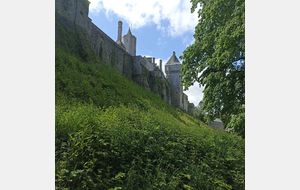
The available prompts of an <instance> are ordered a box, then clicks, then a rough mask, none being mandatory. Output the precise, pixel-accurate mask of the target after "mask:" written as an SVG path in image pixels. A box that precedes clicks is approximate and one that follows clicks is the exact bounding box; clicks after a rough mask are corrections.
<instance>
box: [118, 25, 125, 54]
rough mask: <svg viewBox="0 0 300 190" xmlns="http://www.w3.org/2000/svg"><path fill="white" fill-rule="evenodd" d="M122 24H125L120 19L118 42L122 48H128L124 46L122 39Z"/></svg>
mask: <svg viewBox="0 0 300 190" xmlns="http://www.w3.org/2000/svg"><path fill="white" fill-rule="evenodd" d="M122 25H123V23H122V21H119V22H118V39H117V41H116V43H117V44H118V45H119V46H121V47H122V48H124V49H126V48H125V46H124V44H123V43H122V41H121V37H122Z"/></svg>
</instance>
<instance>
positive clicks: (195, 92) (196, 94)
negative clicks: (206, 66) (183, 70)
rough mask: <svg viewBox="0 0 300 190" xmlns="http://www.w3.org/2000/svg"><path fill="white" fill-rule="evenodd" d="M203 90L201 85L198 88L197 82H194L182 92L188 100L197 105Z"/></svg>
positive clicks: (201, 97)
mask: <svg viewBox="0 0 300 190" xmlns="http://www.w3.org/2000/svg"><path fill="white" fill-rule="evenodd" d="M203 90H204V88H203V87H202V86H201V88H199V83H198V82H195V83H194V85H193V86H190V87H189V89H188V90H187V91H184V93H185V94H186V95H187V96H188V100H189V102H190V103H194V105H195V106H197V105H198V104H199V102H200V101H201V100H202V99H203Z"/></svg>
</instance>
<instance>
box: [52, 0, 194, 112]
mask: <svg viewBox="0 0 300 190" xmlns="http://www.w3.org/2000/svg"><path fill="white" fill-rule="evenodd" d="M88 12H89V2H88V1H87V0H55V15H56V17H63V18H64V19H67V20H69V21H71V22H72V23H74V24H75V25H76V26H79V27H81V28H82V29H84V30H85V31H86V33H87V35H88V36H87V37H88V39H89V41H90V43H91V46H92V48H93V49H94V50H95V53H96V55H97V56H98V57H99V58H101V60H102V61H103V62H104V63H107V64H109V65H111V66H112V67H114V68H115V69H116V71H117V72H118V73H119V74H120V75H122V76H125V77H126V78H128V79H129V80H132V81H133V82H135V83H137V84H138V85H139V86H142V87H144V88H145V89H147V90H149V91H151V92H153V93H154V94H156V95H157V96H159V97H160V98H161V99H163V100H164V101H165V102H167V103H169V104H171V103H172V102H174V101H176V102H178V103H179V105H178V106H175V107H177V108H184V106H183V105H188V102H185V103H184V104H183V102H182V101H181V100H182V96H183V94H182V93H180V90H181V92H182V88H183V87H180V86H179V84H180V83H178V85H176V86H173V87H174V88H173V89H176V90H175V91H174V92H171V91H170V85H171V84H169V82H168V80H167V79H166V78H165V76H164V73H163V72H162V71H161V69H158V68H157V67H156V66H155V63H154V58H145V57H141V56H132V55H131V54H129V53H128V52H127V51H126V50H125V49H124V48H122V47H121V46H120V45H118V44H117V43H116V42H115V41H114V40H112V39H111V38H110V37H109V36H108V35H106V34H105V33H104V32H103V31H102V30H101V29H99V28H98V27H97V26H96V25H95V24H93V23H92V21H91V19H90V18H89V17H88ZM170 72H178V70H177V71H175V70H174V71H170ZM179 74H180V73H178V76H179ZM176 76H177V75H176ZM172 80H179V78H178V79H175V78H174V79H172ZM173 85H174V84H173ZM171 105H173V104H171ZM185 108H186V107H185ZM185 110H186V111H187V112H188V113H189V110H188V109H185ZM190 114H191V113H190ZM191 115H193V114H191Z"/></svg>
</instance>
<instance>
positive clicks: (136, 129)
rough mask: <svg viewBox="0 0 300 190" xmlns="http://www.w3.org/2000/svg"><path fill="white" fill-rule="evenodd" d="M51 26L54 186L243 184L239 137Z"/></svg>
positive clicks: (229, 186) (237, 186)
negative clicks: (176, 104)
mask: <svg viewBox="0 0 300 190" xmlns="http://www.w3.org/2000/svg"><path fill="white" fill-rule="evenodd" d="M57 26H58V27H61V28H60V29H61V30H58V29H56V30H57V31H60V32H58V33H57V35H58V38H57V41H56V50H55V187H56V189H80V190H81V189H82V190H84V189H89V190H90V189H110V190H114V189H128V190H129V189H236V190H241V189H245V187H244V185H245V159H244V158H245V152H244V151H245V141H244V140H243V139H242V138H240V137H239V136H236V135H229V134H227V133H225V132H221V131H213V130H212V129H211V128H209V127H207V126H206V125H205V124H204V123H202V122H201V121H199V120H198V119H196V118H194V117H191V116H189V115H187V114H185V113H184V112H182V111H180V110H178V109H175V108H173V107H172V106H170V105H169V104H166V103H165V102H164V101H163V100H161V99H160V98H159V97H158V96H156V95H154V94H152V93H151V92H148V91H147V90H145V89H143V88H141V87H139V86H138V85H136V84H134V83H133V82H131V81H129V80H127V79H126V78H125V77H122V76H120V75H119V74H118V73H117V72H116V71H115V70H114V69H112V68H111V67H109V66H108V65H105V64H103V63H101V62H100V61H99V59H97V58H96V57H95V56H94V55H93V54H94V52H93V51H92V50H91V49H90V48H89V46H88V44H84V43H85V42H84V41H83V39H84V34H80V33H78V32H76V29H72V27H69V29H64V28H63V27H62V26H61V25H59V23H57ZM77 31H79V29H77ZM61 40H63V41H61ZM72 44H79V45H80V47H74V46H73V45H72ZM82 44H84V45H82Z"/></svg>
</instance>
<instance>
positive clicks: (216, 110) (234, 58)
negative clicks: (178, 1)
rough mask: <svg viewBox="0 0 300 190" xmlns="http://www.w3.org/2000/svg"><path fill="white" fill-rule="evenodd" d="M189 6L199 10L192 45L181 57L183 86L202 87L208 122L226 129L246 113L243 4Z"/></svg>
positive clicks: (222, 0) (197, 0) (203, 1)
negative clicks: (221, 122) (213, 122)
mask: <svg viewBox="0 0 300 190" xmlns="http://www.w3.org/2000/svg"><path fill="white" fill-rule="evenodd" d="M191 3H192V8H191V11H192V12H194V11H195V9H196V8H197V7H200V9H199V11H198V17H199V23H198V25H197V26H196V28H195V34H194V38H195V43H194V44H192V45H190V46H188V47H187V49H186V50H185V51H184V52H183V55H182V56H181V57H180V58H181V59H182V60H183V62H182V69H181V71H182V74H181V77H182V85H183V86H184V88H185V90H186V89H188V87H189V86H191V85H193V84H194V82H199V84H200V86H204V97H203V101H204V105H203V109H204V110H205V111H206V112H207V113H208V115H209V118H210V120H213V119H214V118H220V117H221V119H222V121H223V122H224V123H225V125H226V124H227V123H229V122H230V120H231V118H232V117H233V116H237V115H240V114H244V113H245V0H191ZM235 118H237V117H235ZM240 118H241V117H240ZM231 126H232V125H231Z"/></svg>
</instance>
